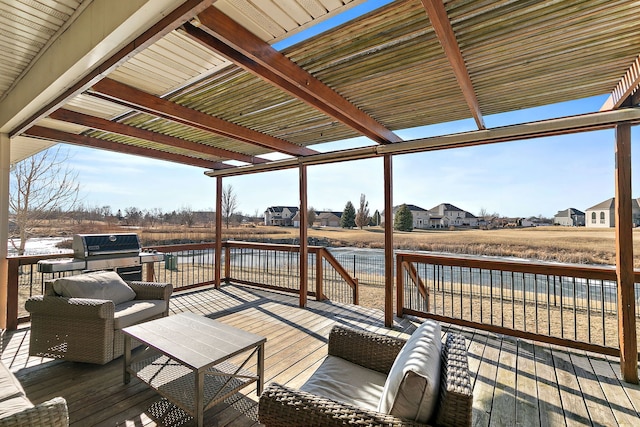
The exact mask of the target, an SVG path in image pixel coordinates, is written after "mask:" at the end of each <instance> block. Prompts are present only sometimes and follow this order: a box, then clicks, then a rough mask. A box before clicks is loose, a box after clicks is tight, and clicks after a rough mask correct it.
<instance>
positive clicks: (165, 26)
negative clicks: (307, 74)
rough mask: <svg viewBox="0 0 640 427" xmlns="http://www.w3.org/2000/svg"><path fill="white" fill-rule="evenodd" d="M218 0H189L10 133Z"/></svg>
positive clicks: (71, 95)
mask: <svg viewBox="0 0 640 427" xmlns="http://www.w3.org/2000/svg"><path fill="white" fill-rule="evenodd" d="M214 2H215V0H186V1H185V2H184V3H183V4H181V5H180V6H178V7H177V8H176V9H175V10H173V11H172V12H171V13H169V14H168V15H167V16H165V17H164V18H162V19H161V20H160V21H158V22H157V23H156V24H154V25H152V26H151V27H150V28H149V29H148V30H146V31H145V32H144V33H142V34H141V35H140V36H138V37H136V38H135V40H133V41H132V42H131V43H129V44H127V45H126V46H124V47H123V48H122V49H120V50H119V51H118V52H116V53H115V54H114V55H112V56H110V57H109V58H107V59H106V60H105V61H103V62H102V64H100V65H99V66H97V67H96V68H94V69H93V70H91V71H89V72H88V73H87V75H86V76H84V77H83V78H82V79H80V80H79V81H78V83H76V84H74V85H73V86H71V87H70V88H69V89H67V90H66V91H64V92H63V93H62V94H60V96H58V97H57V98H55V99H54V100H53V101H51V102H49V103H48V104H47V105H45V106H43V107H42V108H41V109H39V110H38V111H37V112H36V113H35V114H33V115H32V116H31V117H29V118H28V119H27V120H25V121H24V122H22V123H21V124H20V125H18V126H17V127H16V128H15V129H14V130H12V131H11V133H10V136H12V137H13V136H16V135H20V134H21V133H23V132H24V131H25V130H26V129H27V128H28V127H30V126H31V125H32V124H33V123H34V122H36V121H37V120H39V119H41V118H43V117H45V116H47V115H48V114H49V113H51V112H52V111H54V110H56V109H58V108H59V107H60V106H62V105H63V104H65V103H66V102H67V101H68V100H69V99H70V98H72V97H74V96H76V95H78V94H80V93H81V92H84V91H85V90H86V89H87V88H89V87H90V86H91V85H93V84H94V83H95V82H97V81H99V80H100V79H102V77H103V76H106V75H107V74H109V73H111V72H112V71H114V70H115V69H116V68H118V67H119V66H120V65H122V64H123V63H125V62H126V61H128V60H129V59H131V57H133V56H135V55H136V54H137V53H139V52H142V51H143V50H145V49H146V48H148V47H149V46H151V45H152V44H154V43H155V42H157V41H158V40H160V39H161V38H162V37H164V36H165V35H167V34H168V33H170V32H171V31H173V30H175V29H176V28H178V27H179V26H180V25H182V24H183V23H184V22H186V21H188V20H189V19H191V18H193V17H194V16H196V15H197V14H198V13H200V12H201V11H202V10H205V9H206V8H208V7H209V6H211V5H212V4H213V3H214Z"/></svg>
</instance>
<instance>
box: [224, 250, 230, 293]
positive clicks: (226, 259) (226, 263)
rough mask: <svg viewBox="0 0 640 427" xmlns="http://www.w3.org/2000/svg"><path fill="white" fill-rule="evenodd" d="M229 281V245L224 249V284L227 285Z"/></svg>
mask: <svg viewBox="0 0 640 427" xmlns="http://www.w3.org/2000/svg"><path fill="white" fill-rule="evenodd" d="M230 280H231V248H230V247H229V244H228V243H227V245H226V246H225V247H224V282H225V283H226V284H227V285H228V284H229V281H230Z"/></svg>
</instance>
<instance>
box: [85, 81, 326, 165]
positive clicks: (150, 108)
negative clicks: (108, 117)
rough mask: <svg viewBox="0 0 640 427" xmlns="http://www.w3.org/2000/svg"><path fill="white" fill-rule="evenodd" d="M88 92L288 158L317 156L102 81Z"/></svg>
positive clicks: (303, 149)
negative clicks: (279, 153) (276, 152)
mask: <svg viewBox="0 0 640 427" xmlns="http://www.w3.org/2000/svg"><path fill="white" fill-rule="evenodd" d="M89 91H90V93H92V94H94V95H95V96H97V97H99V98H103V99H107V100H108V101H111V102H115V103H117V104H119V105H124V106H127V107H129V108H133V109H135V110H138V111H141V112H144V113H148V114H151V115H154V116H159V117H162V118H164V119H167V120H172V121H174V122H176V123H181V124H183V125H187V126H191V127H194V128H197V129H201V130H204V131H207V132H212V133H215V134H218V135H222V136H225V137H227V138H231V139H236V140H238V141H243V142H246V143H248V144H252V145H258V146H260V147H264V148H268V149H270V150H275V151H279V152H281V153H285V154H289V155H291V156H308V155H310V154H316V153H317V151H315V150H312V149H310V148H306V147H302V146H300V145H296V144H294V143H292V142H289V141H285V140H284V139H280V138H276V137H274V136H271V135H267V134H264V133H260V132H257V131H254V130H253V129H249V128H245V127H243V126H239V125H237V124H235V123H231V122H228V121H225V120H222V119H219V118H217V117H214V116H212V115H210V114H206V113H203V112H200V111H198V110H194V109H193V108H188V107H184V106H182V105H180V104H176V103H175V102H171V101H167V100H166V99H163V98H159V97H157V96H155V95H151V94H149V93H147V92H144V91H142V90H140V89H136V88H134V87H132V86H129V85H125V84H123V83H120V82H117V81H115V80H112V79H108V78H105V79H103V80H101V81H99V82H97V83H95V84H94V85H93V86H92V87H91V89H90V90H89ZM101 95H102V96H101Z"/></svg>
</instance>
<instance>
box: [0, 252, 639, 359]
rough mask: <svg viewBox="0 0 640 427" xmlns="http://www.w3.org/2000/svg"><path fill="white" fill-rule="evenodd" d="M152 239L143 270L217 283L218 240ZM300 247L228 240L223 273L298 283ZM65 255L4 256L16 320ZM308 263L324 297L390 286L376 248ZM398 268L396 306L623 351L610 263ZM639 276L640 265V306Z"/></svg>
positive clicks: (444, 260)
mask: <svg viewBox="0 0 640 427" xmlns="http://www.w3.org/2000/svg"><path fill="white" fill-rule="evenodd" d="M148 249H156V250H158V251H160V252H164V253H165V254H166V258H165V261H164V262H160V263H154V264H145V265H144V268H143V279H145V280H155V281H161V282H170V283H172V284H173V285H174V287H175V289H176V290H184V289H188V288H191V287H195V286H205V285H212V284H214V283H215V249H214V243H201V244H185V245H170V246H154V247H151V248H148ZM299 250H300V248H299V246H296V245H275V244H261V243H248V242H235V241H229V242H224V244H223V251H222V260H221V265H222V268H223V270H222V280H224V281H226V282H236V283H244V284H250V285H254V286H261V287H265V288H269V289H276V290H279V291H285V292H292V293H299V290H300V264H299V262H300V260H299V255H298V252H299ZM68 256H69V254H60V255H46V256H22V257H11V258H9V259H8V261H9V300H8V302H9V308H8V312H9V313H8V314H9V315H8V325H9V327H10V328H11V327H15V326H16V325H17V322H18V320H21V321H26V320H28V317H27V316H28V313H26V312H25V311H24V302H25V301H26V299H27V298H29V297H30V296H32V295H37V294H41V293H42V290H43V283H44V280H46V279H48V278H52V277H57V276H61V275H68V274H78V272H74V273H64V274H62V273H56V274H44V273H39V272H38V271H37V267H36V264H37V262H38V261H39V260H41V259H51V258H61V257H68ZM307 264H308V266H309V271H308V294H309V295H311V296H316V298H318V299H325V298H327V299H330V300H332V301H337V302H343V303H352V304H357V303H358V302H359V297H360V295H359V293H360V292H368V289H371V287H375V288H379V289H383V288H384V276H383V275H382V274H381V272H382V271H384V258H383V257H381V256H378V255H373V254H372V255H369V254H365V255H361V254H358V255H348V256H345V255H337V256H334V255H332V254H331V253H330V252H329V250H328V249H326V248H323V247H317V246H310V247H309V248H308V263H307ZM396 271H397V272H399V273H397V274H396V280H397V287H396V288H397V300H396V304H397V314H398V315H399V316H402V315H404V314H414V315H418V316H422V317H432V318H435V319H439V320H442V321H446V322H451V323H458V324H461V325H464V326H471V327H475V328H479V329H484V330H488V331H493V332H496V333H503V334H508V335H512V336H518V337H523V338H529V339H534V340H538V341H543V342H549V343H553V344H558V345H565V346H571V347H576V348H580V349H584V350H588V351H595V352H599V353H603V354H610V355H617V354H618V353H619V348H618V318H617V310H618V307H617V294H616V292H617V290H616V286H617V278H616V272H615V269H613V268H607V267H591V266H584V265H560V264H550V263H536V262H526V261H504V260H497V259H491V258H486V257H453V256H442V255H427V254H417V253H398V254H397V256H396ZM355 277H358V278H357V279H356V278H355ZM639 283H640V272H636V285H635V294H636V315H637V316H640V285H639ZM379 289H378V290H379ZM639 324H640V322H637V326H636V328H638V325H639ZM638 335H640V330H638Z"/></svg>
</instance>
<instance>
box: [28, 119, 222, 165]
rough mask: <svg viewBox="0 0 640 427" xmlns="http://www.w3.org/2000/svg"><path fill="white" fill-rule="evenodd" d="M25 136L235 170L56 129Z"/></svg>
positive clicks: (35, 129)
mask: <svg viewBox="0 0 640 427" xmlns="http://www.w3.org/2000/svg"><path fill="white" fill-rule="evenodd" d="M25 135H27V136H31V137H34V138H42V139H48V140H51V141H56V142H65V143H67V144H73V145H81V146H84V147H91V148H99V149H102V150H108V151H114V152H117V153H126V154H133V155H137V156H143V157H150V158H152V159H158V160H166V161H169V162H175V163H182V164H184V165H189V166H197V167H201V168H207V169H229V168H233V166H231V165H227V164H224V163H220V162H214V161H211V160H204V159H199V158H196V157H190V156H185V155H182V154H173V153H167V152H164V151H160V150H153V149H151V148H144V147H136V146H133V145H125V144H122V143H119V142H113V141H107V140H104V139H99V138H93V137H91V136H87V135H79V134H75V133H69V132H63V131H60V130H56V129H50V128H46V127H42V126H32V127H31V128H29V130H27V131H26V132H25Z"/></svg>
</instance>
